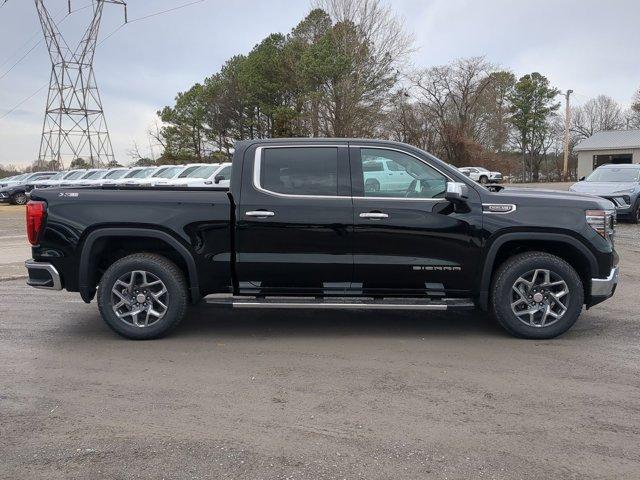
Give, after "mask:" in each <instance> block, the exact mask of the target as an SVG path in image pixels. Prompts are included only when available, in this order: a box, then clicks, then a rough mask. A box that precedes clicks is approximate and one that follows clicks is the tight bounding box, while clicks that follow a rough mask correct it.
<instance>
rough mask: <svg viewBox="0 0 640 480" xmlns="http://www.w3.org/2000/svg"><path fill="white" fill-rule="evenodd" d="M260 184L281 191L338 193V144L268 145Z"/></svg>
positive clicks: (276, 191) (266, 188) (261, 162)
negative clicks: (305, 145)
mask: <svg viewBox="0 0 640 480" xmlns="http://www.w3.org/2000/svg"><path fill="white" fill-rule="evenodd" d="M257 166H258V168H259V175H258V180H259V187H260V188H261V189H263V190H267V191H268V192H272V193H277V194H281V195H309V196H328V197H331V196H338V148H337V147H285V148H272V147H267V148H264V150H263V151H262V157H261V159H260V162H259V164H258V165H257Z"/></svg>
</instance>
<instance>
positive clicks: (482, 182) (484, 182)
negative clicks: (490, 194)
mask: <svg viewBox="0 0 640 480" xmlns="http://www.w3.org/2000/svg"><path fill="white" fill-rule="evenodd" d="M480 183H481V184H482V185H486V184H487V183H489V177H487V176H486V175H482V176H481V177H480Z"/></svg>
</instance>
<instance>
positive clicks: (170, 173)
mask: <svg viewBox="0 0 640 480" xmlns="http://www.w3.org/2000/svg"><path fill="white" fill-rule="evenodd" d="M183 169H184V167H170V168H167V169H166V170H165V171H164V172H162V173H161V174H160V175H154V177H156V178H173V177H175V176H176V175H178V173H180V172H181V171H182V170H183Z"/></svg>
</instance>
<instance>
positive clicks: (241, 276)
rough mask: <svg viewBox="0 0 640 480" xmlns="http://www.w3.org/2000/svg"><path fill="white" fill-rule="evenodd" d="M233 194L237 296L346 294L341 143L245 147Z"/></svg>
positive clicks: (347, 214) (349, 260)
mask: <svg viewBox="0 0 640 480" xmlns="http://www.w3.org/2000/svg"><path fill="white" fill-rule="evenodd" d="M240 195H241V196H240V201H239V207H238V208H237V210H236V211H237V215H238V218H237V220H236V245H237V259H236V273H237V278H238V280H239V284H240V285H239V287H240V290H241V292H247V293H253V292H262V293H277V292H279V291H281V292H283V293H292V292H294V293H307V294H322V293H324V294H327V293H337V294H339V293H344V292H346V291H348V289H349V287H350V284H351V278H352V274H353V254H352V236H353V204H352V199H351V186H350V170H349V150H348V146H347V143H346V142H335V143H333V142H332V143H323V142H319V143H318V144H317V145H305V144H304V143H301V144H293V145H291V144H288V145H278V144H274V143H267V144H265V145H263V146H258V147H251V148H248V149H247V151H246V152H245V158H244V162H243V171H242V188H241V193H240Z"/></svg>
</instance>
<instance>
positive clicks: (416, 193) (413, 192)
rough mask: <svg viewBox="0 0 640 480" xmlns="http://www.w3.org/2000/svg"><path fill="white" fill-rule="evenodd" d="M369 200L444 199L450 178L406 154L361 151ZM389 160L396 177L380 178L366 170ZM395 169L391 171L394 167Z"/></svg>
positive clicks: (365, 194) (375, 150)
mask: <svg viewBox="0 0 640 480" xmlns="http://www.w3.org/2000/svg"><path fill="white" fill-rule="evenodd" d="M360 157H361V162H362V167H363V168H362V175H363V179H362V180H363V181H362V183H363V185H364V196H365V197H392V198H443V197H444V194H445V191H446V187H447V178H446V177H445V176H444V175H443V174H441V173H440V172H438V171H437V170H436V169H434V168H432V167H430V166H429V165H427V164H426V163H424V162H422V161H421V160H418V159H417V158H415V157H412V156H411V155H407V154H406V153H402V152H398V151H395V150H383V149H377V148H362V149H360ZM380 160H386V161H387V166H388V167H389V170H392V171H394V172H398V174H396V175H380V174H379V173H376V172H374V171H371V170H368V169H365V165H369V164H370V163H371V162H373V161H380ZM392 165H393V166H394V168H391V166H392Z"/></svg>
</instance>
